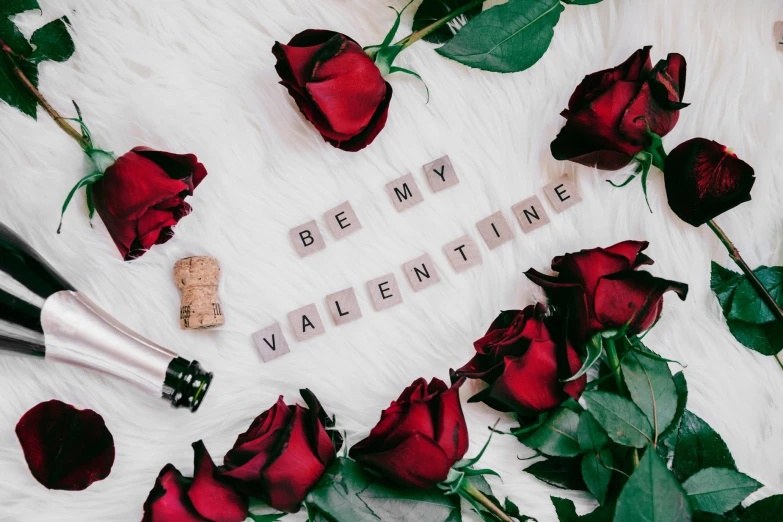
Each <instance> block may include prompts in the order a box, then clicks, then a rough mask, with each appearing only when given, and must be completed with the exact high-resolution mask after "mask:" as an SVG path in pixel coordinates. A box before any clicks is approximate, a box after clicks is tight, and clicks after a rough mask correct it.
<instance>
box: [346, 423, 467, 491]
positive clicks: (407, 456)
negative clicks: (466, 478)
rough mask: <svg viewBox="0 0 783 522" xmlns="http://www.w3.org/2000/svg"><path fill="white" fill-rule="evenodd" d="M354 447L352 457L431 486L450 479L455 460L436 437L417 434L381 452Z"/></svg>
mask: <svg viewBox="0 0 783 522" xmlns="http://www.w3.org/2000/svg"><path fill="white" fill-rule="evenodd" d="M355 450H356V446H354V447H353V448H351V451H350V455H351V458H353V459H355V460H356V461H357V462H359V463H360V464H362V465H363V466H366V467H368V468H371V469H374V470H376V471H378V472H379V473H381V474H382V475H383V476H384V477H386V478H387V479H389V480H391V481H393V482H396V483H398V484H402V485H404V486H412V487H416V488H422V489H429V488H433V487H435V486H436V485H437V484H438V483H439V482H442V481H444V480H446V477H447V476H448V474H449V469H451V466H453V465H454V461H453V460H452V459H450V458H448V457H447V456H446V454H445V452H444V451H443V449H441V447H440V446H439V445H438V444H437V443H436V442H435V441H434V440H432V439H430V438H428V437H425V436H424V435H421V434H418V433H417V434H415V435H413V436H411V437H409V438H407V439H405V440H403V441H402V442H401V443H400V444H399V445H398V446H396V447H391V448H389V449H386V450H384V451H379V452H377V453H363V452H359V451H355Z"/></svg>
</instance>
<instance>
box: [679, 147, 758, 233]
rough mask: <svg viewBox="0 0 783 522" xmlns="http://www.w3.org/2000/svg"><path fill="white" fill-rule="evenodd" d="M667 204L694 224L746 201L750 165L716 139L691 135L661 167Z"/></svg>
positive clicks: (752, 179) (750, 180) (750, 181)
mask: <svg viewBox="0 0 783 522" xmlns="http://www.w3.org/2000/svg"><path fill="white" fill-rule="evenodd" d="M664 179H665V181H666V195H667V197H668V199H669V206H670V207H671V209H672V210H673V211H674V213H675V214H677V216H679V217H680V219H682V220H683V221H685V222H686V223H688V224H690V225H693V226H694V227H698V226H701V225H703V224H704V223H706V222H707V221H709V220H711V219H713V218H715V217H717V216H719V215H721V214H723V213H724V212H726V211H728V210H731V209H732V208H734V207H736V206H738V205H740V204H742V203H745V202H746V201H750V199H751V198H750V191H751V189H752V188H753V184H754V183H755V182H756V178H755V173H754V171H753V167H751V166H750V165H748V164H747V163H745V162H744V161H742V160H741V159H739V158H738V157H737V156H736V155H735V154H734V153H733V152H732V151H730V150H729V149H727V148H726V147H725V146H723V145H721V144H720V143H718V142H715V141H712V140H707V139H704V138H694V139H692V140H689V141H686V142H685V143H682V144H680V145H679V146H677V147H676V148H675V149H674V150H673V151H671V153H670V154H669V156H668V158H667V159H666V165H665V169H664Z"/></svg>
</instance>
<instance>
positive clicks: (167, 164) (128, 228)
mask: <svg viewBox="0 0 783 522" xmlns="http://www.w3.org/2000/svg"><path fill="white" fill-rule="evenodd" d="M206 175H207V171H206V169H205V168H204V165H202V164H201V163H199V162H198V160H197V159H196V156H194V155H193V154H172V153H170V152H162V151H157V150H152V149H149V148H147V147H136V148H134V149H133V150H131V151H130V152H127V153H125V154H123V155H122V156H120V157H119V159H117V161H116V162H114V163H113V164H112V165H110V166H109V167H108V168H107V169H106V173H105V174H104V176H103V177H102V178H100V179H99V180H98V181H96V182H95V184H93V185H92V197H93V200H94V201H95V208H96V210H97V211H98V214H100V216H101V219H102V220H103V222H104V223H105V224H106V228H107V229H108V230H109V234H111V237H112V239H113V240H114V244H115V245H117V248H118V249H119V250H120V254H122V257H123V258H124V259H125V260H126V261H128V260H130V259H135V258H137V257H140V256H142V255H144V253H145V252H146V251H147V250H149V249H150V248H151V247H152V245H160V244H163V243H165V242H166V241H168V240H169V239H171V238H172V237H173V236H174V232H173V231H172V230H171V228H172V227H173V226H174V225H176V224H177V222H179V220H180V219H182V218H183V217H184V216H187V215H188V214H190V210H191V208H190V205H188V204H187V203H186V202H185V198H186V197H187V196H192V195H193V190H194V189H195V188H196V187H198V185H199V183H201V181H202V180H203V179H204V178H205V177H206ZM88 190H89V189H88Z"/></svg>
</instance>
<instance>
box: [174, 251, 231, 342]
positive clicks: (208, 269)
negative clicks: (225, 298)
mask: <svg viewBox="0 0 783 522" xmlns="http://www.w3.org/2000/svg"><path fill="white" fill-rule="evenodd" d="M174 281H175V283H176V284H177V288H179V289H180V290H181V291H182V304H181V306H180V309H179V325H180V327H181V328H182V329H183V330H185V329H191V330H197V329H201V328H214V327H215V326H220V325H222V324H224V323H225V322H226V320H225V318H224V317H223V312H222V311H221V310H220V298H219V297H218V284H219V283H220V265H219V264H218V262H217V259H215V258H213V257H204V256H201V257H186V258H185V259H180V260H179V261H177V263H176V264H175V265H174Z"/></svg>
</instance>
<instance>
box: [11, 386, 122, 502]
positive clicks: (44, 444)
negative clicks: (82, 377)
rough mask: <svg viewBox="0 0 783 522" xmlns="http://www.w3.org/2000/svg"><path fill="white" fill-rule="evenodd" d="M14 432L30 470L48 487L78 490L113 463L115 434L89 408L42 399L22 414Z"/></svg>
mask: <svg viewBox="0 0 783 522" xmlns="http://www.w3.org/2000/svg"><path fill="white" fill-rule="evenodd" d="M16 436H17V437H18V438H19V443H20V444H21V445H22V451H23V452H24V458H25V460H26V461H27V466H28V467H29V468H30V472H31V473H32V474H33V476H34V477H35V479H36V480H37V481H38V482H40V483H41V484H43V485H44V486H46V487H47V488H49V489H62V490H67V491H81V490H83V489H86V488H87V487H88V486H89V485H90V484H92V483H93V482H96V481H98V480H103V479H105V478H106V477H108V476H109V473H111V468H112V466H113V465H114V438H112V436H111V433H110V432H109V430H108V429H107V428H106V424H105V423H104V422H103V417H101V416H100V415H98V414H97V413H95V412H94V411H92V410H77V409H76V408H74V407H73V406H71V405H70V404H65V403H64V402H60V401H57V400H51V401H48V402H42V403H40V404H38V405H36V406H34V407H33V408H31V409H30V410H29V411H28V412H27V413H25V414H24V415H23V416H22V418H21V419H20V420H19V423H18V424H17V425H16Z"/></svg>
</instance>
